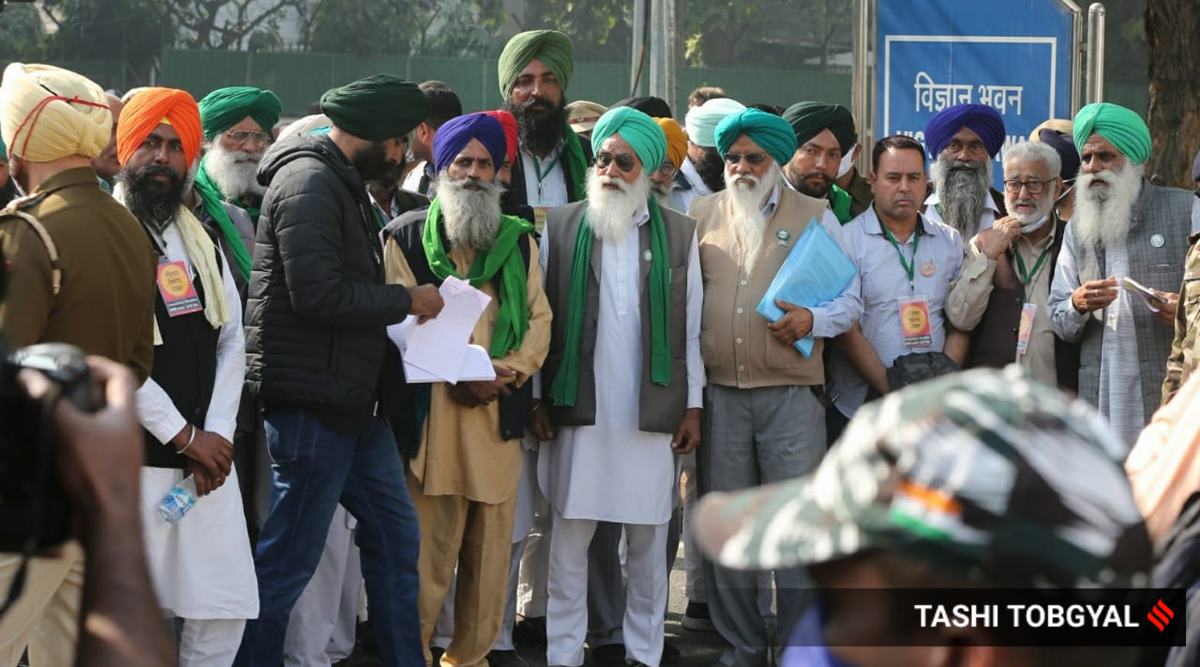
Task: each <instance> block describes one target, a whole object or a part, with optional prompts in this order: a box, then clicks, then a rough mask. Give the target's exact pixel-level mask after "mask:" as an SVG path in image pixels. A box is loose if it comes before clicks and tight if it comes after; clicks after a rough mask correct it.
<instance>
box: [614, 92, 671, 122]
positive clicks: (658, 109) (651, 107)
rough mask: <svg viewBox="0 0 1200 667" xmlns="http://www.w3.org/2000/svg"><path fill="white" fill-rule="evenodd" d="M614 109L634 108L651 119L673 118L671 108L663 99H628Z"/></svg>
mask: <svg viewBox="0 0 1200 667" xmlns="http://www.w3.org/2000/svg"><path fill="white" fill-rule="evenodd" d="M613 106H614V107H633V108H634V109H637V110H638V111H641V112H642V113H644V114H646V115H647V116H649V117H651V118H673V117H674V114H672V113H671V107H670V105H668V104H667V102H666V100H664V99H663V98H661V97H653V96H651V97H626V98H625V99H623V100H621V101H620V102H617V103H616V104H613Z"/></svg>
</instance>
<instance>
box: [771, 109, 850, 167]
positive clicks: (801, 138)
mask: <svg viewBox="0 0 1200 667" xmlns="http://www.w3.org/2000/svg"><path fill="white" fill-rule="evenodd" d="M783 119H784V120H786V121H787V122H788V123H789V124H791V126H792V131H794V132H795V133H796V145H797V146H803V145H804V144H806V143H808V141H809V140H810V139H812V138H813V137H815V136H817V135H818V134H820V133H821V131H822V130H829V131H830V132H831V133H832V134H833V137H834V138H835V139H837V142H838V147H839V148H840V149H841V150H842V154H846V153H849V152H850V149H852V148H854V144H855V143H856V142H857V141H858V132H856V131H855V129H854V116H853V115H851V114H850V110H849V109H847V108H846V107H844V106H842V105H840V104H825V103H824V102H798V103H796V104H793V105H792V106H790V107H788V108H787V110H786V111H784V112H783Z"/></svg>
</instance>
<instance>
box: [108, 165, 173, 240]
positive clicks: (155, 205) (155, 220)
mask: <svg viewBox="0 0 1200 667" xmlns="http://www.w3.org/2000/svg"><path fill="white" fill-rule="evenodd" d="M160 174H161V175H163V176H166V177H167V184H166V185H163V184H161V183H159V182H158V181H157V180H154V178H153V177H154V176H157V175H160ZM121 178H122V179H123V180H124V181H125V205H126V206H128V207H129V210H130V212H131V213H133V215H134V217H136V218H137V219H138V220H141V221H142V222H143V223H146V224H149V225H150V226H152V227H154V228H155V229H156V230H158V231H159V233H161V232H162V231H163V230H164V229H166V228H167V225H168V224H170V223H171V221H172V220H174V219H175V214H176V213H177V212H178V211H179V207H180V206H182V205H183V177H182V176H180V175H179V174H178V173H176V172H175V170H174V169H171V168H170V167H168V166H166V165H160V164H152V165H150V166H148V167H141V168H140V169H126V170H125V171H123V172H121Z"/></svg>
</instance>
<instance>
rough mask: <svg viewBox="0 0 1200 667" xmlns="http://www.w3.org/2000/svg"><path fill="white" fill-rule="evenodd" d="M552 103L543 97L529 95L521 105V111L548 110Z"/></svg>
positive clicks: (552, 105) (552, 106) (551, 107)
mask: <svg viewBox="0 0 1200 667" xmlns="http://www.w3.org/2000/svg"><path fill="white" fill-rule="evenodd" d="M553 108H554V104H552V103H551V102H550V100H548V99H546V98H544V97H536V96H535V97H531V98H529V99H528V100H526V101H525V103H524V104H522V105H521V111H534V110H537V111H550V110H552V109H553Z"/></svg>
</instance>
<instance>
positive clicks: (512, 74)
mask: <svg viewBox="0 0 1200 667" xmlns="http://www.w3.org/2000/svg"><path fill="white" fill-rule="evenodd" d="M535 59H536V60H539V61H541V63H542V64H543V65H545V66H546V67H548V68H549V69H550V71H551V72H554V76H555V78H557V79H558V84H559V85H560V86H562V89H563V90H566V89H567V84H569V83H570V82H571V72H572V71H574V69H575V47H574V46H572V44H571V38H570V37H567V36H566V35H564V34H563V33H561V32H559V31H557V30H528V31H526V32H522V33H517V34H516V35H513V38H512V39H510V40H508V44H505V45H504V51H502V52H501V53H500V62H499V63H497V65H496V73H497V75H498V78H499V79H500V94H501V95H503V96H504V97H508V93H509V91H511V90H512V87H513V84H514V83H516V81H517V77H518V76H521V70H523V69H525V66H526V65H528V64H529V61H531V60H535Z"/></svg>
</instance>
